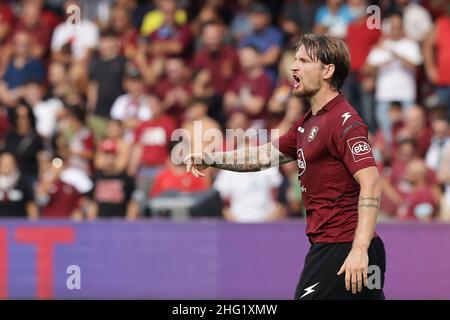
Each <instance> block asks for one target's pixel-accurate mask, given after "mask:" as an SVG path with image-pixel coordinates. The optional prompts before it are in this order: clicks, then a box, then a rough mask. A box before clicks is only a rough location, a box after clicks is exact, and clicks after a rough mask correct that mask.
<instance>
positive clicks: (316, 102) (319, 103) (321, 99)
mask: <svg viewBox="0 0 450 320" xmlns="http://www.w3.org/2000/svg"><path fill="white" fill-rule="evenodd" d="M338 95H339V92H338V91H334V90H330V89H329V88H326V87H322V88H321V89H320V90H319V91H318V92H317V93H316V94H315V95H314V96H312V97H310V98H309V99H308V100H309V103H310V105H311V111H312V114H313V115H314V116H315V115H316V114H317V112H319V110H320V109H322V108H323V107H324V106H325V105H326V104H327V103H328V102H330V101H331V100H333V99H334V98H336V97H337V96H338Z"/></svg>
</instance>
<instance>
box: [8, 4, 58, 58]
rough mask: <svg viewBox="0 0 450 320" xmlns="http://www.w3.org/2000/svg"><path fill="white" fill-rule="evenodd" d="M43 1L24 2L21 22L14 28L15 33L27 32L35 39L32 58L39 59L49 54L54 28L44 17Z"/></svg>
mask: <svg viewBox="0 0 450 320" xmlns="http://www.w3.org/2000/svg"><path fill="white" fill-rule="evenodd" d="M42 7H43V2H42V1H30V0H27V1H23V6H22V9H21V12H20V15H19V20H18V21H17V23H16V25H15V26H14V32H19V31H25V32H28V33H29V34H30V35H31V36H32V38H33V45H32V47H31V56H32V57H34V58H37V59H40V58H43V57H45V56H46V55H47V54H48V50H49V48H50V41H51V36H52V31H53V26H52V25H50V23H49V21H48V20H47V19H42V17H43V10H42Z"/></svg>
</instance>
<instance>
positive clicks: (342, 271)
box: [337, 262, 345, 276]
mask: <svg viewBox="0 0 450 320" xmlns="http://www.w3.org/2000/svg"><path fill="white" fill-rule="evenodd" d="M344 271H345V262H344V263H343V264H342V266H341V268H340V269H339V271H338V273H337V275H338V276H340V275H341V274H343V273H344Z"/></svg>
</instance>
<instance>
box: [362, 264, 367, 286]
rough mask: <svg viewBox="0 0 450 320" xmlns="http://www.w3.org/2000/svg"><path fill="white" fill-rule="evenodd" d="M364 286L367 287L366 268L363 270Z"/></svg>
mask: <svg viewBox="0 0 450 320" xmlns="http://www.w3.org/2000/svg"><path fill="white" fill-rule="evenodd" d="M363 279H364V286H365V287H367V268H364V270H363Z"/></svg>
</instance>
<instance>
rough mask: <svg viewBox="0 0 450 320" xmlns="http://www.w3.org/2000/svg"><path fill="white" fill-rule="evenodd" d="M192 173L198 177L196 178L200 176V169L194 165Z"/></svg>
mask: <svg viewBox="0 0 450 320" xmlns="http://www.w3.org/2000/svg"><path fill="white" fill-rule="evenodd" d="M192 173H193V174H194V176H195V177H196V178H198V175H199V173H200V172H199V171H198V169H197V167H196V166H193V167H192Z"/></svg>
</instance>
